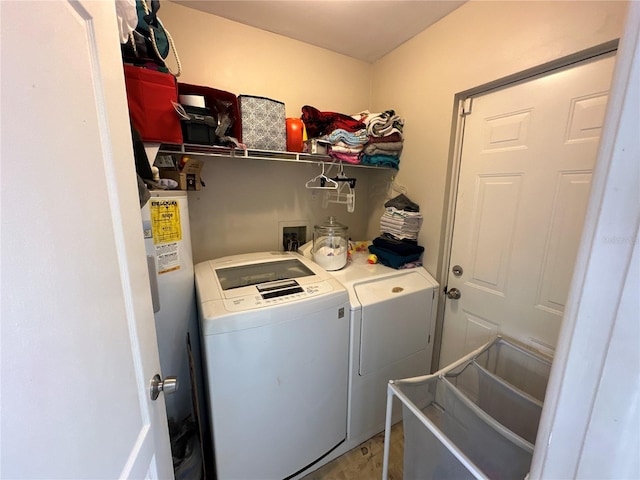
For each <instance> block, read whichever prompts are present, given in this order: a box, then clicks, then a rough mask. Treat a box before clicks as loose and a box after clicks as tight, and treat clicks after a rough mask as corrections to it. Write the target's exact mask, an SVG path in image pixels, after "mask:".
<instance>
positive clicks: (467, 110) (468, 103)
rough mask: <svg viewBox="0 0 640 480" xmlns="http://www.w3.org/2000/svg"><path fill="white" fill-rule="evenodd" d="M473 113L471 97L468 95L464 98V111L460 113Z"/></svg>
mask: <svg viewBox="0 0 640 480" xmlns="http://www.w3.org/2000/svg"><path fill="white" fill-rule="evenodd" d="M470 113H471V97H467V98H465V99H464V102H462V111H461V112H460V115H463V116H464V115H469V114H470Z"/></svg>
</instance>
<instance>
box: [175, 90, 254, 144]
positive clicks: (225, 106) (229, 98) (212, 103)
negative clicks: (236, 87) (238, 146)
mask: <svg viewBox="0 0 640 480" xmlns="http://www.w3.org/2000/svg"><path fill="white" fill-rule="evenodd" d="M178 94H179V95H202V96H203V97H204V101H205V105H206V106H207V108H209V110H210V111H211V115H212V116H213V117H214V118H217V116H218V114H220V113H224V114H228V115H230V117H231V120H232V124H231V127H229V129H228V130H227V132H226V133H227V135H228V136H231V137H234V138H235V139H236V140H238V142H240V143H242V122H241V121H240V109H239V108H238V97H237V96H236V95H234V94H233V93H229V92H225V91H224V90H217V89H215V88H211V87H203V86H200V85H191V84H188V83H178ZM219 109H222V110H224V112H219Z"/></svg>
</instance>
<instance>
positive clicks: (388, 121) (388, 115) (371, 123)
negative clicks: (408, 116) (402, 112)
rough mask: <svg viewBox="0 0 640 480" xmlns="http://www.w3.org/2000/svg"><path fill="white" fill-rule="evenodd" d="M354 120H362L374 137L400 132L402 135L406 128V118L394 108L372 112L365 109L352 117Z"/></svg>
mask: <svg viewBox="0 0 640 480" xmlns="http://www.w3.org/2000/svg"><path fill="white" fill-rule="evenodd" d="M351 118H353V119H354V120H356V121H357V120H358V119H359V121H361V122H362V123H364V124H365V125H366V127H367V133H368V134H369V135H370V136H372V137H385V136H388V135H392V134H394V133H398V134H400V135H402V129H403V128H404V119H403V118H401V117H400V116H399V115H396V112H395V111H393V110H386V111H384V112H382V113H370V112H368V111H364V112H361V113H359V114H358V115H357V116H353V117H351Z"/></svg>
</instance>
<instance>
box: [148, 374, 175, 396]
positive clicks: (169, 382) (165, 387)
mask: <svg viewBox="0 0 640 480" xmlns="http://www.w3.org/2000/svg"><path fill="white" fill-rule="evenodd" d="M149 390H150V394H151V400H155V399H157V398H158V395H160V392H164V393H165V395H167V394H169V393H173V392H175V391H176V390H178V378H177V377H167V378H165V379H164V381H163V380H162V378H161V377H160V375H158V374H157V373H156V374H155V375H154V376H153V378H152V379H151V387H150V389H149Z"/></svg>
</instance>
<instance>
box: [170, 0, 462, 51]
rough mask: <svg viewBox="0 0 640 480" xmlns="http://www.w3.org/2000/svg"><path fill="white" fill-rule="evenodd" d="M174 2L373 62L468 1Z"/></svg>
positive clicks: (296, 0)
mask: <svg viewBox="0 0 640 480" xmlns="http://www.w3.org/2000/svg"><path fill="white" fill-rule="evenodd" d="M172 1H173V2H175V3H179V4H181V5H184V6H185V7H189V8H193V9H196V10H200V11H202V12H207V13H211V14H213V15H217V16H219V17H223V18H226V19H228V20H233V21H235V22H239V23H243V24H245V25H250V26H252V27H256V28H260V29H262V30H267V31H269V32H273V33H277V34H280V35H284V36H285V37H289V38H293V39H295V40H299V41H301V42H305V43H309V44H311V45H315V46H318V47H321V48H326V49H328V50H331V51H333V52H337V53H341V54H343V55H347V56H349V57H353V58H357V59H359V60H363V61H365V62H370V63H372V62H375V61H376V60H378V59H380V58H381V57H383V56H384V55H386V54H387V53H389V52H390V51H392V50H393V49H395V48H396V47H398V46H400V45H402V44H403V43H404V42H406V41H407V40H409V39H410V38H412V37H414V36H415V35H417V34H418V33H420V32H422V31H423V30H424V29H426V28H427V27H429V26H430V25H432V24H434V23H435V22H437V21H438V20H440V19H441V18H442V17H444V16H445V15H447V14H449V13H451V12H452V11H453V10H455V9H456V8H458V7H459V6H460V5H462V4H463V3H465V1H466V0H322V1H317V0H295V1H290V0H258V1H254V0H235V1H218V0H208V1H205V0H172Z"/></svg>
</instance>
